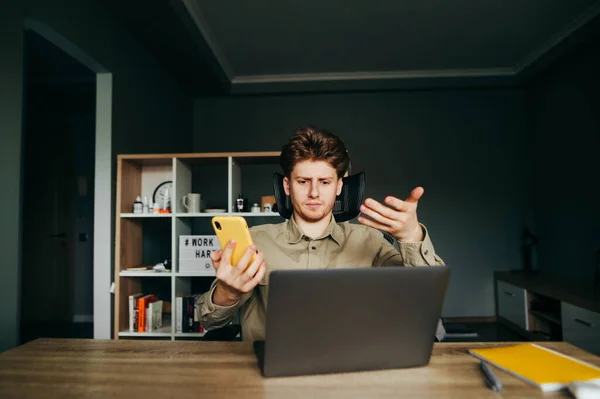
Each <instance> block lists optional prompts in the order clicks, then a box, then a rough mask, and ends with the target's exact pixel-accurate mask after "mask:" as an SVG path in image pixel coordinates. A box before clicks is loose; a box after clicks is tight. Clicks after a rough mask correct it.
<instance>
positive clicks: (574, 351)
mask: <svg viewBox="0 0 600 399" xmlns="http://www.w3.org/2000/svg"><path fill="white" fill-rule="evenodd" d="M512 344H514V343H513V342H511V343H489V342H486V343H436V344H435V347H434V351H433V355H432V358H431V362H430V364H429V365H428V366H425V367H419V368H411V369H398V370H382V371H367V372H357V373H347V374H330V375H317V376H302V377H281V378H263V377H262V376H261V374H260V371H259V368H258V365H257V361H256V358H255V356H254V352H253V350H252V345H251V344H250V343H246V342H197V341H196V342H194V341H150V340H117V341H115V340H92V339H39V340H36V341H32V342H29V343H27V344H25V345H22V346H20V347H17V348H14V349H11V350H8V351H6V352H3V353H1V354H0V398H2V399H9V398H10V399H18V398H36V399H39V398H47V399H51V398H127V399H135V398H143V399H154V398H173V399H184V398H194V399H198V398H210V399H213V398H222V397H226V398H239V399H245V398H303V397H310V398H360V399H368V398H374V397H390V398H403V397H410V398H421V397H432V398H445V397H453V398H454V397H457V398H466V397H469V398H472V397H477V398H499V397H505V398H514V397H544V398H550V397H552V398H553V397H571V396H570V394H569V393H568V392H566V391H563V392H554V393H550V394H546V395H543V393H542V391H541V390H539V389H538V388H536V387H534V386H531V385H529V384H527V383H525V382H523V381H521V380H519V379H517V378H515V377H513V376H511V375H509V374H506V373H504V372H502V371H500V370H497V373H496V374H497V376H498V377H499V378H500V379H501V381H502V383H503V385H504V390H503V391H502V392H501V393H495V392H493V391H491V390H490V389H489V388H487V387H486V385H485V383H484V379H483V376H482V373H481V371H480V369H479V362H478V360H477V359H476V358H475V357H473V356H471V355H469V354H468V353H466V351H467V349H469V348H475V347H489V346H501V345H512ZM539 344H540V345H543V346H546V347H548V348H551V349H554V350H557V351H560V352H562V353H565V354H568V355H571V356H575V357H577V358H579V359H581V360H584V361H587V362H590V363H592V364H595V365H598V366H600V357H597V356H594V355H592V354H590V353H588V352H585V351H583V350H581V349H578V348H576V347H574V346H572V345H570V344H567V343H563V342H555V343H549V342H543V343H542V342H540V343H539Z"/></svg>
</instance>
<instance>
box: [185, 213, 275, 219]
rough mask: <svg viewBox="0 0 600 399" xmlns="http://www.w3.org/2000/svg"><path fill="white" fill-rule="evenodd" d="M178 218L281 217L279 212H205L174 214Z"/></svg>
mask: <svg viewBox="0 0 600 399" xmlns="http://www.w3.org/2000/svg"><path fill="white" fill-rule="evenodd" d="M174 215H175V216H176V217H179V218H201V217H205V218H207V217H213V216H243V217H247V216H250V217H273V216H279V217H281V216H280V215H279V213H277V212H269V213H265V212H231V213H227V212H222V213H216V212H215V213H205V212H201V213H183V212H182V213H175V214H174Z"/></svg>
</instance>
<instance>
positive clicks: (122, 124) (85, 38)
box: [0, 0, 191, 350]
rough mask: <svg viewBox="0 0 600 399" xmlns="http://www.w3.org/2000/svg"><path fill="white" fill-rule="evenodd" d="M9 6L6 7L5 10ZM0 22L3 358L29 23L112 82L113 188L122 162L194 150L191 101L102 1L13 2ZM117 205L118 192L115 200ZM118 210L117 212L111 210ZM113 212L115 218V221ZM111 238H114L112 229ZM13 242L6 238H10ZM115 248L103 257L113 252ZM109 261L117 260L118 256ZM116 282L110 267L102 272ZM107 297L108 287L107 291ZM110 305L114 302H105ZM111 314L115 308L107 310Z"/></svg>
mask: <svg viewBox="0 0 600 399" xmlns="http://www.w3.org/2000/svg"><path fill="white" fill-rule="evenodd" d="M4 3H6V7H5V6H4ZM4 3H3V7H2V12H0V15H1V18H2V20H1V21H0V22H1V24H0V26H1V27H0V44H1V48H2V62H1V63H0V87H2V91H0V116H1V117H0V131H2V134H1V135H0V148H1V149H2V150H1V151H2V154H1V155H2V157H1V158H2V161H1V162H2V165H1V166H2V177H1V179H2V180H1V183H2V186H3V187H4V190H5V191H4V192H5V194H4V195H3V196H2V205H3V206H2V207H1V211H0V212H2V218H1V220H2V223H1V224H0V226H1V227H0V229H1V231H0V235H1V236H2V237H3V240H1V241H0V242H2V244H1V245H2V248H1V250H2V253H3V262H2V263H0V281H1V283H0V284H2V286H1V287H0V288H1V289H0V304H1V305H0V311H1V314H2V315H3V323H2V336H1V340H0V350H4V349H7V348H10V347H12V346H14V345H15V344H17V341H18V325H19V320H18V312H19V310H18V309H19V295H18V287H19V268H20V263H19V253H20V250H19V229H20V222H19V203H20V164H21V161H22V160H21V140H22V137H21V135H22V129H21V110H22V91H23V84H24V82H23V79H22V76H23V74H22V69H23V34H22V30H23V29H24V21H25V18H29V19H30V20H32V21H35V22H39V23H42V24H45V25H47V26H49V27H50V28H51V29H53V30H54V31H56V33H57V34H59V35H60V36H62V37H64V38H65V39H67V40H68V41H69V42H71V43H72V45H73V46H75V47H76V48H78V49H79V50H81V51H82V52H83V53H85V54H86V55H87V56H89V57H90V58H91V59H93V60H94V61H95V62H97V63H98V64H99V65H101V66H102V67H103V68H104V69H106V70H107V71H108V72H111V73H112V74H113V111H112V159H113V162H112V167H113V168H112V169H113V170H112V176H113V177H112V184H110V185H107V187H113V188H114V181H115V179H114V176H115V167H114V166H115V163H114V160H115V159H116V154H118V153H134V152H135V153H139V152H157V153H160V152H184V151H189V147H190V145H191V135H190V133H191V100H190V99H189V98H188V97H187V96H186V95H185V94H184V93H183V92H182V90H181V88H180V87H179V86H178V85H177V84H176V83H175V81H174V80H173V79H172V77H170V76H168V75H167V74H166V73H165V72H164V71H163V70H162V69H161V68H160V67H159V66H158V64H157V63H156V62H155V60H154V59H153V58H152V57H150V56H149V55H148V54H147V53H146V52H145V51H144V50H143V49H142V48H141V47H140V46H139V45H138V44H137V43H136V42H135V41H134V40H133V39H132V38H131V37H130V35H129V34H128V33H127V32H126V30H125V29H124V28H123V27H122V26H121V25H120V23H118V22H117V20H116V19H115V18H113V17H112V16H111V15H110V14H108V13H107V12H106V11H105V9H104V8H103V6H102V4H101V3H102V2H101V1H99V0H98V1H86V2H82V1H77V0H57V1H52V2H49V1H45V0H27V1H18V0H8V1H4ZM112 197H113V201H112V202H114V192H113V193H112ZM112 208H114V206H113V207H112ZM113 213H114V209H113V210H112V211H111V214H110V215H106V217H107V218H110V220H111V224H112V221H114V217H113ZM111 234H113V232H112V229H111ZM4 237H8V238H4ZM107 242H110V244H111V245H110V247H108V246H107V247H106V248H103V249H98V248H97V250H104V251H112V250H113V247H112V243H113V239H112V237H111V239H110V240H107ZM110 259H111V260H112V259H113V256H112V253H111V256H110ZM99 267H102V268H104V269H105V270H106V273H109V274H112V264H111V265H100V266H99ZM106 289H107V290H108V287H106ZM106 299H107V301H106V302H108V300H109V297H108V295H107V296H106ZM106 305H107V306H110V304H109V303H107V304H106Z"/></svg>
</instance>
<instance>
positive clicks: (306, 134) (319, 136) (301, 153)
mask: <svg viewBox="0 0 600 399" xmlns="http://www.w3.org/2000/svg"><path fill="white" fill-rule="evenodd" d="M302 161H325V162H327V163H328V164H329V165H331V167H332V168H334V169H335V170H336V172H337V176H338V178H341V177H343V176H344V173H346V171H347V170H348V168H349V166H350V155H349V154H348V151H347V150H346V146H345V145H344V143H343V142H342V140H340V138H339V137H338V136H336V135H335V134H333V133H331V132H329V131H327V130H325V129H317V128H316V127H314V126H308V127H304V128H300V129H297V130H296V133H295V134H294V135H293V136H292V137H291V138H290V139H289V141H288V143H287V144H285V145H284V146H283V147H282V149H281V156H280V157H279V164H280V165H281V168H282V169H283V173H284V175H285V176H287V177H288V178H289V177H290V175H291V174H292V170H294V166H296V164H297V163H298V162H302Z"/></svg>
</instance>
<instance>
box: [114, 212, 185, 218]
mask: <svg viewBox="0 0 600 399" xmlns="http://www.w3.org/2000/svg"><path fill="white" fill-rule="evenodd" d="M120 216H121V217H122V218H165V217H171V216H173V214H172V213H121V215H120Z"/></svg>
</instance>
